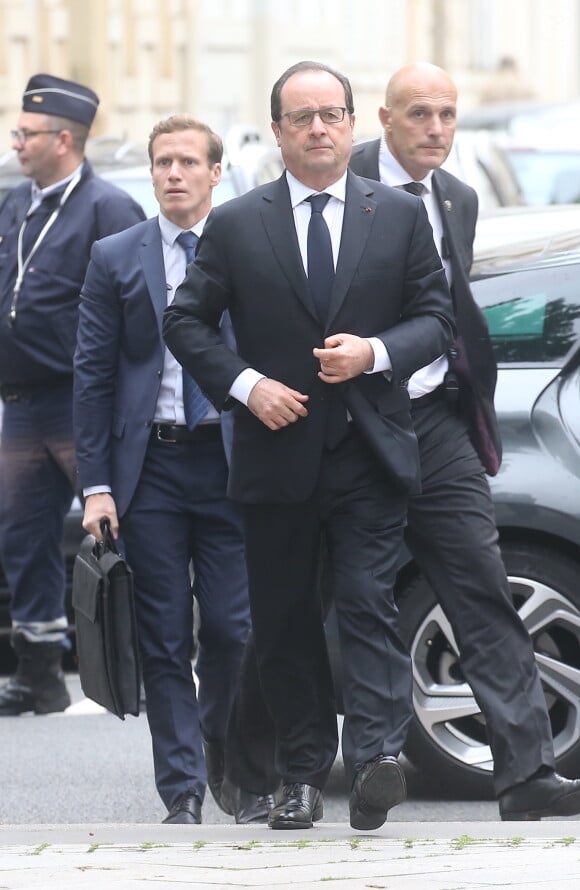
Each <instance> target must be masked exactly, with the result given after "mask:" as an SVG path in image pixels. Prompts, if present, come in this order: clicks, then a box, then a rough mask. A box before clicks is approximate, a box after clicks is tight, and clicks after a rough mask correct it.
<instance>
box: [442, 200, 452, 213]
mask: <svg viewBox="0 0 580 890" xmlns="http://www.w3.org/2000/svg"><path fill="white" fill-rule="evenodd" d="M443 204H444V205H445V210H447V211H450V210H451V209H452V208H453V204H452V203H451V201H449V200H446V201H443Z"/></svg>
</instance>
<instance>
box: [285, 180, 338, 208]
mask: <svg viewBox="0 0 580 890" xmlns="http://www.w3.org/2000/svg"><path fill="white" fill-rule="evenodd" d="M346 172H347V171H346V170H345V171H344V173H343V174H342V176H341V177H340V179H337V180H336V182H333V183H332V184H331V185H329V186H327V188H325V189H323V191H324V192H325V193H326V194H327V195H332V197H333V198H338V200H339V201H342V203H343V204H344V201H345V197H346ZM286 181H287V182H288V189H289V190H290V203H291V204H292V210H294V208H295V207H296V206H297V205H298V204H302V202H303V201H306V199H307V198H309V197H310V195H317V194H319V192H317V191H315V190H314V189H312V188H310V187H309V186H307V185H304V183H303V182H300V180H299V179H296V177H295V176H293V175H292V173H290V171H289V170H286Z"/></svg>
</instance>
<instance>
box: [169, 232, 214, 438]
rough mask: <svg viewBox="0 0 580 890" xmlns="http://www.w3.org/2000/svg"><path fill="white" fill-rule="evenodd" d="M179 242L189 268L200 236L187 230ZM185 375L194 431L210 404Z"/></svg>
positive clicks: (186, 407) (186, 399)
mask: <svg viewBox="0 0 580 890" xmlns="http://www.w3.org/2000/svg"><path fill="white" fill-rule="evenodd" d="M177 242H178V244H179V245H180V247H182V248H183V251H184V253H185V261H186V263H187V265H188V266H189V264H190V263H193V261H194V260H195V248H196V245H197V242H198V236H197V235H196V234H195V232H190V231H189V230H186V231H184V232H181V233H180V234H179V235H178V236H177ZM182 375H183V410H184V412H185V422H186V423H187V428H188V429H190V430H194V429H195V427H196V426H197V425H198V423H199V422H200V420H203V418H204V417H205V415H206V414H207V411H208V408H209V402H208V400H207V399H206V397H205V396H204V394H203V393H202V391H201V389H200V388H199V386H198V385H197V383H196V382H195V380H194V379H193V377H192V376H191V374H188V372H187V371H186V370H185V368H182Z"/></svg>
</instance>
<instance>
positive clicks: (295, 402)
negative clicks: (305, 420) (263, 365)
mask: <svg viewBox="0 0 580 890" xmlns="http://www.w3.org/2000/svg"><path fill="white" fill-rule="evenodd" d="M307 401H308V396H305V395H303V394H302V393H300V392H297V391H296V390H295V389H290V388H289V387H288V386H285V385H284V384H283V383H280V381H279V380H271V379H270V378H269V377H263V378H262V379H261V380H258V382H257V383H256V385H255V386H254V388H253V389H252V391H251V393H250V397H249V399H248V408H249V409H250V411H251V412H252V414H255V415H256V417H257V418H258V419H259V420H261V421H262V423H263V424H265V425H266V426H267V427H268V429H270V430H281V429H283V428H284V427H285V426H289V425H290V424H291V423H296V421H297V420H298V419H299V418H300V417H307V416H308V411H307V410H306V408H305V406H304V404H303V403H304V402H307Z"/></svg>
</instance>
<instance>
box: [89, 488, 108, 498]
mask: <svg viewBox="0 0 580 890" xmlns="http://www.w3.org/2000/svg"><path fill="white" fill-rule="evenodd" d="M90 494H111V486H110V485H89V486H88V487H87V488H83V496H84V497H85V498H88V496H89V495H90Z"/></svg>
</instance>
